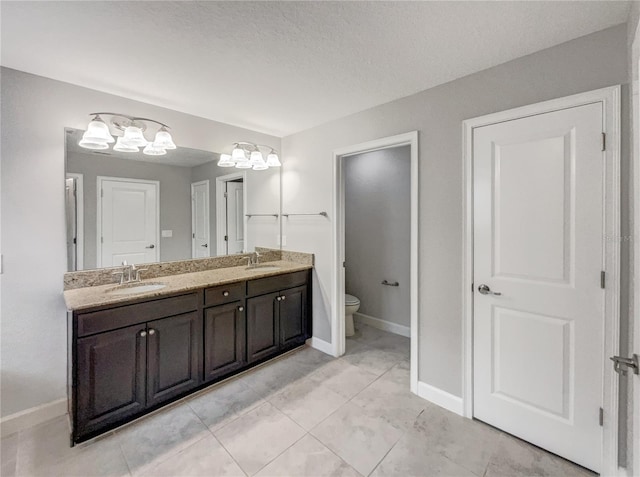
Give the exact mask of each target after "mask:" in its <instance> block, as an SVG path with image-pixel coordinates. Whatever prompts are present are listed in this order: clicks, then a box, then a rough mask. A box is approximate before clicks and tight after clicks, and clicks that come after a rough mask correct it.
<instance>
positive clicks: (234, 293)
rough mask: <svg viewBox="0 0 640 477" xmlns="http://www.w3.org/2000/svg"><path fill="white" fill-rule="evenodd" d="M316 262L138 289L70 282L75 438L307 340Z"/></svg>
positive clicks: (223, 272) (201, 275)
mask: <svg viewBox="0 0 640 477" xmlns="http://www.w3.org/2000/svg"><path fill="white" fill-rule="evenodd" d="M311 268H312V266H311V265H302V264H299V263H293V262H288V261H276V262H273V264H268V265H266V266H264V268H263V270H261V268H260V267H257V268H255V269H248V268H247V267H228V268H220V269H216V270H207V271H202V272H194V273H185V274H180V275H171V276H164V277H160V278H156V279H155V280H153V282H152V284H154V283H155V284H158V286H160V285H164V286H163V287H162V288H161V289H156V290H152V291H149V292H146V293H145V292H143V293H140V294H136V295H126V294H125V295H124V296H123V295H118V294H117V292H118V291H119V290H122V289H123V288H122V287H116V286H114V285H103V286H92V287H86V288H78V289H74V290H67V291H65V300H66V301H67V307H68V308H69V309H70V314H69V344H70V350H69V351H70V367H69V373H70V376H69V377H70V380H69V381H70V383H69V384H70V403H69V413H70V416H72V421H73V423H72V424H73V425H72V428H73V432H72V440H73V442H74V443H78V442H82V441H85V440H87V439H90V438H92V437H95V436H97V435H99V434H101V433H103V432H105V431H107V430H109V429H113V428H114V427H117V426H119V425H121V424H124V423H126V422H128V421H131V420H133V419H135V418H137V417H139V416H141V415H143V414H146V413H148V412H150V411H152V410H155V409H158V408H159V407H161V406H163V405H166V404H167V403H169V402H172V401H174V400H176V399H179V398H181V397H183V396H186V395H188V394H189V393H192V392H194V391H196V390H199V389H202V388H203V387H206V386H208V385H210V384H212V383H215V382H217V381H219V380H221V379H224V378H227V377H229V376H232V375H233V374H236V373H239V372H241V371H243V370H245V369H248V368H249V367H251V366H255V365H256V364H258V363H261V362H263V361H265V360H268V359H271V358H273V357H275V356H278V355H279V354H282V353H284V352H287V351H289V350H291V349H293V348H295V347H297V346H300V345H303V344H304V343H305V341H306V340H307V339H308V338H309V337H310V333H311ZM142 283H145V282H142ZM151 288H153V287H151Z"/></svg>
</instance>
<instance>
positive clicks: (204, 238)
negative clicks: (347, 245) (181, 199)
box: [191, 180, 211, 258]
mask: <svg viewBox="0 0 640 477" xmlns="http://www.w3.org/2000/svg"><path fill="white" fill-rule="evenodd" d="M210 233H211V232H210V227H209V181H208V180H204V181H200V182H194V183H192V184H191V257H192V258H206V257H209V256H210V253H211V252H210V250H211V244H210V242H209V235H210Z"/></svg>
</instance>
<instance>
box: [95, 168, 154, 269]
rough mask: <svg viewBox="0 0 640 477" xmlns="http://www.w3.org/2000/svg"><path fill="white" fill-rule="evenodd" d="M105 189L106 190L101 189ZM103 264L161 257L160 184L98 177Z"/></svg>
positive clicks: (133, 261)
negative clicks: (159, 237) (159, 238)
mask: <svg viewBox="0 0 640 477" xmlns="http://www.w3.org/2000/svg"><path fill="white" fill-rule="evenodd" d="M100 190H102V192H100ZM98 196H99V206H100V210H101V224H100V227H99V230H101V233H102V240H100V239H99V243H98V245H99V248H100V253H99V254H98V256H99V257H100V258H101V260H102V262H101V263H99V264H98V266H101V267H111V266H118V265H120V264H121V263H122V262H123V261H124V260H126V261H127V263H129V264H138V263H149V262H157V261H158V258H159V257H158V222H157V214H158V212H157V200H158V184H157V183H154V182H137V181H133V180H117V179H102V178H98Z"/></svg>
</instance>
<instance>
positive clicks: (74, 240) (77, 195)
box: [65, 172, 84, 271]
mask: <svg viewBox="0 0 640 477" xmlns="http://www.w3.org/2000/svg"><path fill="white" fill-rule="evenodd" d="M65 210H66V218H67V270H69V271H76V270H84V175H82V174H75V173H71V172H68V173H67V174H66V179H65Z"/></svg>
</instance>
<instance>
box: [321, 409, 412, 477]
mask: <svg viewBox="0 0 640 477" xmlns="http://www.w3.org/2000/svg"><path fill="white" fill-rule="evenodd" d="M311 434H313V435H314V436H315V437H316V438H317V439H318V440H319V441H320V442H322V443H323V444H324V445H325V446H327V447H328V448H329V449H331V450H332V451H333V452H335V453H336V454H338V456H340V457H341V458H342V459H344V460H345V461H346V462H347V463H348V464H349V465H351V466H352V467H353V468H354V469H356V470H357V471H358V472H360V473H361V474H362V475H369V473H370V472H371V471H372V470H373V469H374V468H375V467H376V466H377V465H378V463H379V462H380V461H381V460H382V458H383V457H384V456H385V455H386V454H387V452H389V450H390V449H391V447H393V445H394V444H395V443H396V442H397V441H398V440H399V439H400V437H401V436H402V432H401V431H399V430H398V429H396V428H395V427H393V426H392V425H391V424H389V423H388V422H387V421H385V420H384V419H383V418H381V417H379V416H375V415H371V414H370V413H368V412H367V411H365V410H364V409H362V408H361V407H359V406H356V405H355V404H353V403H351V402H349V403H347V404H345V405H344V406H342V407H341V408H340V409H339V410H338V411H336V412H335V413H333V414H332V415H331V416H330V417H328V418H327V419H326V420H325V421H323V422H322V423H321V424H320V425H318V426H317V427H315V428H314V429H313V430H312V431H311Z"/></svg>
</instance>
